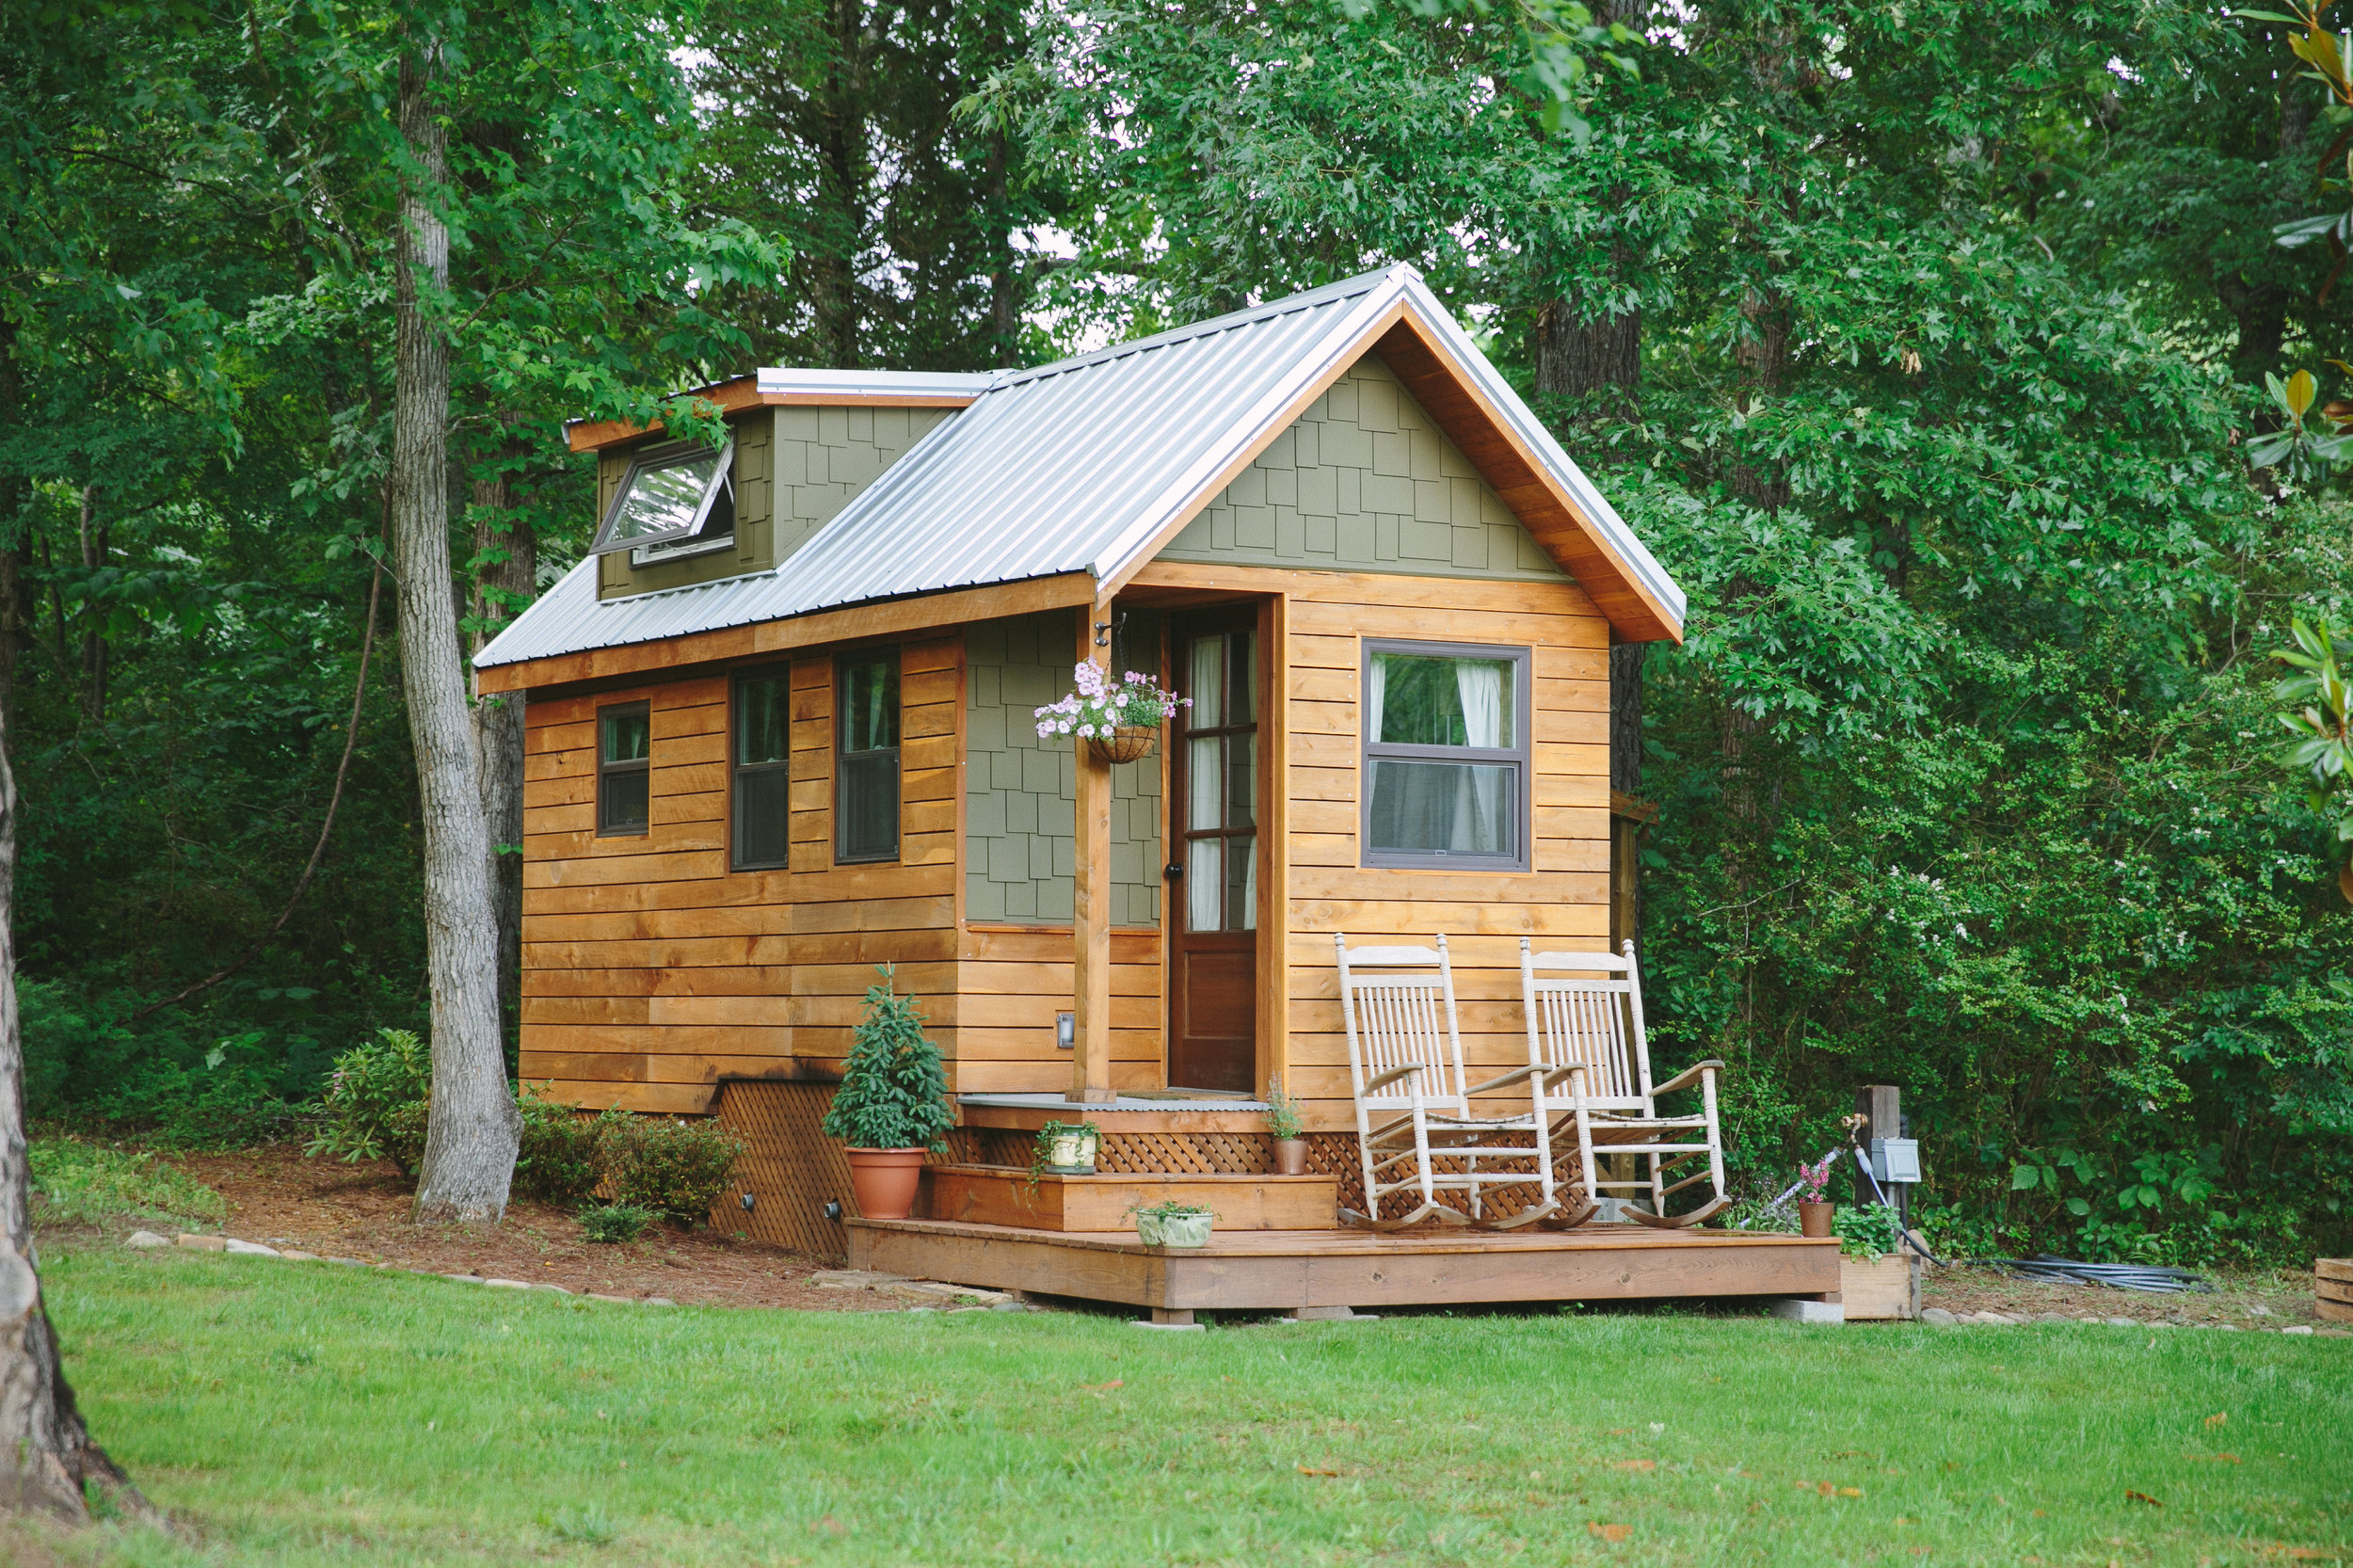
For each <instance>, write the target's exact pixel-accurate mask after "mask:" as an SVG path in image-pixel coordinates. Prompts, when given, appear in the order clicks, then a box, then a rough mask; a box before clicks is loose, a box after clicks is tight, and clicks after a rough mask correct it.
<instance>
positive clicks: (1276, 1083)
mask: <svg viewBox="0 0 2353 1568" xmlns="http://www.w3.org/2000/svg"><path fill="white" fill-rule="evenodd" d="M1265 1115H1266V1129H1267V1131H1268V1132H1270V1133H1272V1134H1273V1136H1275V1137H1276V1138H1296V1137H1298V1136H1299V1128H1300V1125H1301V1124H1300V1120H1299V1102H1298V1101H1297V1100H1295V1099H1293V1098H1291V1097H1290V1096H1289V1095H1287V1094H1285V1093H1284V1092H1283V1080H1282V1078H1281V1076H1280V1075H1279V1074H1278V1075H1277V1076H1275V1077H1273V1078H1270V1079H1268V1080H1266V1112H1265Z"/></svg>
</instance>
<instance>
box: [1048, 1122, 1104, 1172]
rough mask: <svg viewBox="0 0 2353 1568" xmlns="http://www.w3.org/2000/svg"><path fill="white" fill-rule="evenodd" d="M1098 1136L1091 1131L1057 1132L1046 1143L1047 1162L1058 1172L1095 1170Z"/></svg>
mask: <svg viewBox="0 0 2353 1568" xmlns="http://www.w3.org/2000/svg"><path fill="white" fill-rule="evenodd" d="M1095 1149H1096V1138H1095V1134H1093V1133H1091V1132H1057V1133H1055V1134H1054V1136H1053V1137H1052V1138H1051V1139H1050V1140H1048V1143H1047V1145H1046V1163H1047V1165H1048V1167H1049V1168H1050V1169H1052V1170H1055V1171H1057V1172H1060V1173H1062V1174H1064V1175H1065V1176H1066V1175H1069V1174H1071V1173H1074V1172H1079V1171H1085V1172H1090V1173H1091V1172H1093V1171H1094V1169H1095Z"/></svg>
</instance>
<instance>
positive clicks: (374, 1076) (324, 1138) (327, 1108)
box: [302, 1029, 433, 1176]
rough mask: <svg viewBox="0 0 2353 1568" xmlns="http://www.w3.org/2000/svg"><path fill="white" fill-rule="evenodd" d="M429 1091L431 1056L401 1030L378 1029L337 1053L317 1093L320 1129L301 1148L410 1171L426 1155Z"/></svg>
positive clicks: (421, 1043) (408, 1173)
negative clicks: (386, 1163) (389, 1163)
mask: <svg viewBox="0 0 2353 1568" xmlns="http://www.w3.org/2000/svg"><path fill="white" fill-rule="evenodd" d="M432 1090H433V1056H432V1053H431V1051H429V1050H428V1049H427V1048H426V1047H425V1044H424V1041H422V1040H420V1039H418V1038H417V1037H416V1036H415V1035H414V1034H412V1033H410V1032H408V1031H407V1030H405V1029H380V1030H377V1031H376V1037H375V1038H374V1039H372V1040H368V1041H365V1042H362V1043H361V1044H360V1045H357V1046H354V1047H353V1048H351V1049H349V1050H347V1051H345V1052H344V1053H343V1054H342V1055H341V1056H338V1057H337V1058H335V1065H334V1069H333V1070H332V1071H331V1072H330V1073H328V1079H327V1087H326V1090H325V1092H324V1093H322V1094H321V1095H320V1096H319V1109H320V1111H321V1112H322V1116H321V1120H320V1125H319V1130H318V1132H317V1133H316V1135H314V1136H313V1137H312V1140H311V1142H310V1144H308V1145H307V1146H306V1147H305V1148H304V1149H303V1151H302V1152H303V1153H305V1154H308V1155H312V1156H316V1155H322V1154H325V1155H332V1156H333V1157H335V1158H336V1159H338V1160H343V1161H344V1162H345V1163H346V1164H349V1163H352V1162H354V1161H357V1160H391V1161H392V1163H393V1164H395V1165H397V1166H399V1167H400V1173H401V1175H403V1176H414V1175H416V1172H417V1163H418V1161H419V1160H423V1159H424V1131H425V1115H426V1106H427V1102H428V1100H429V1099H430V1096H431V1095H432Z"/></svg>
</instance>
